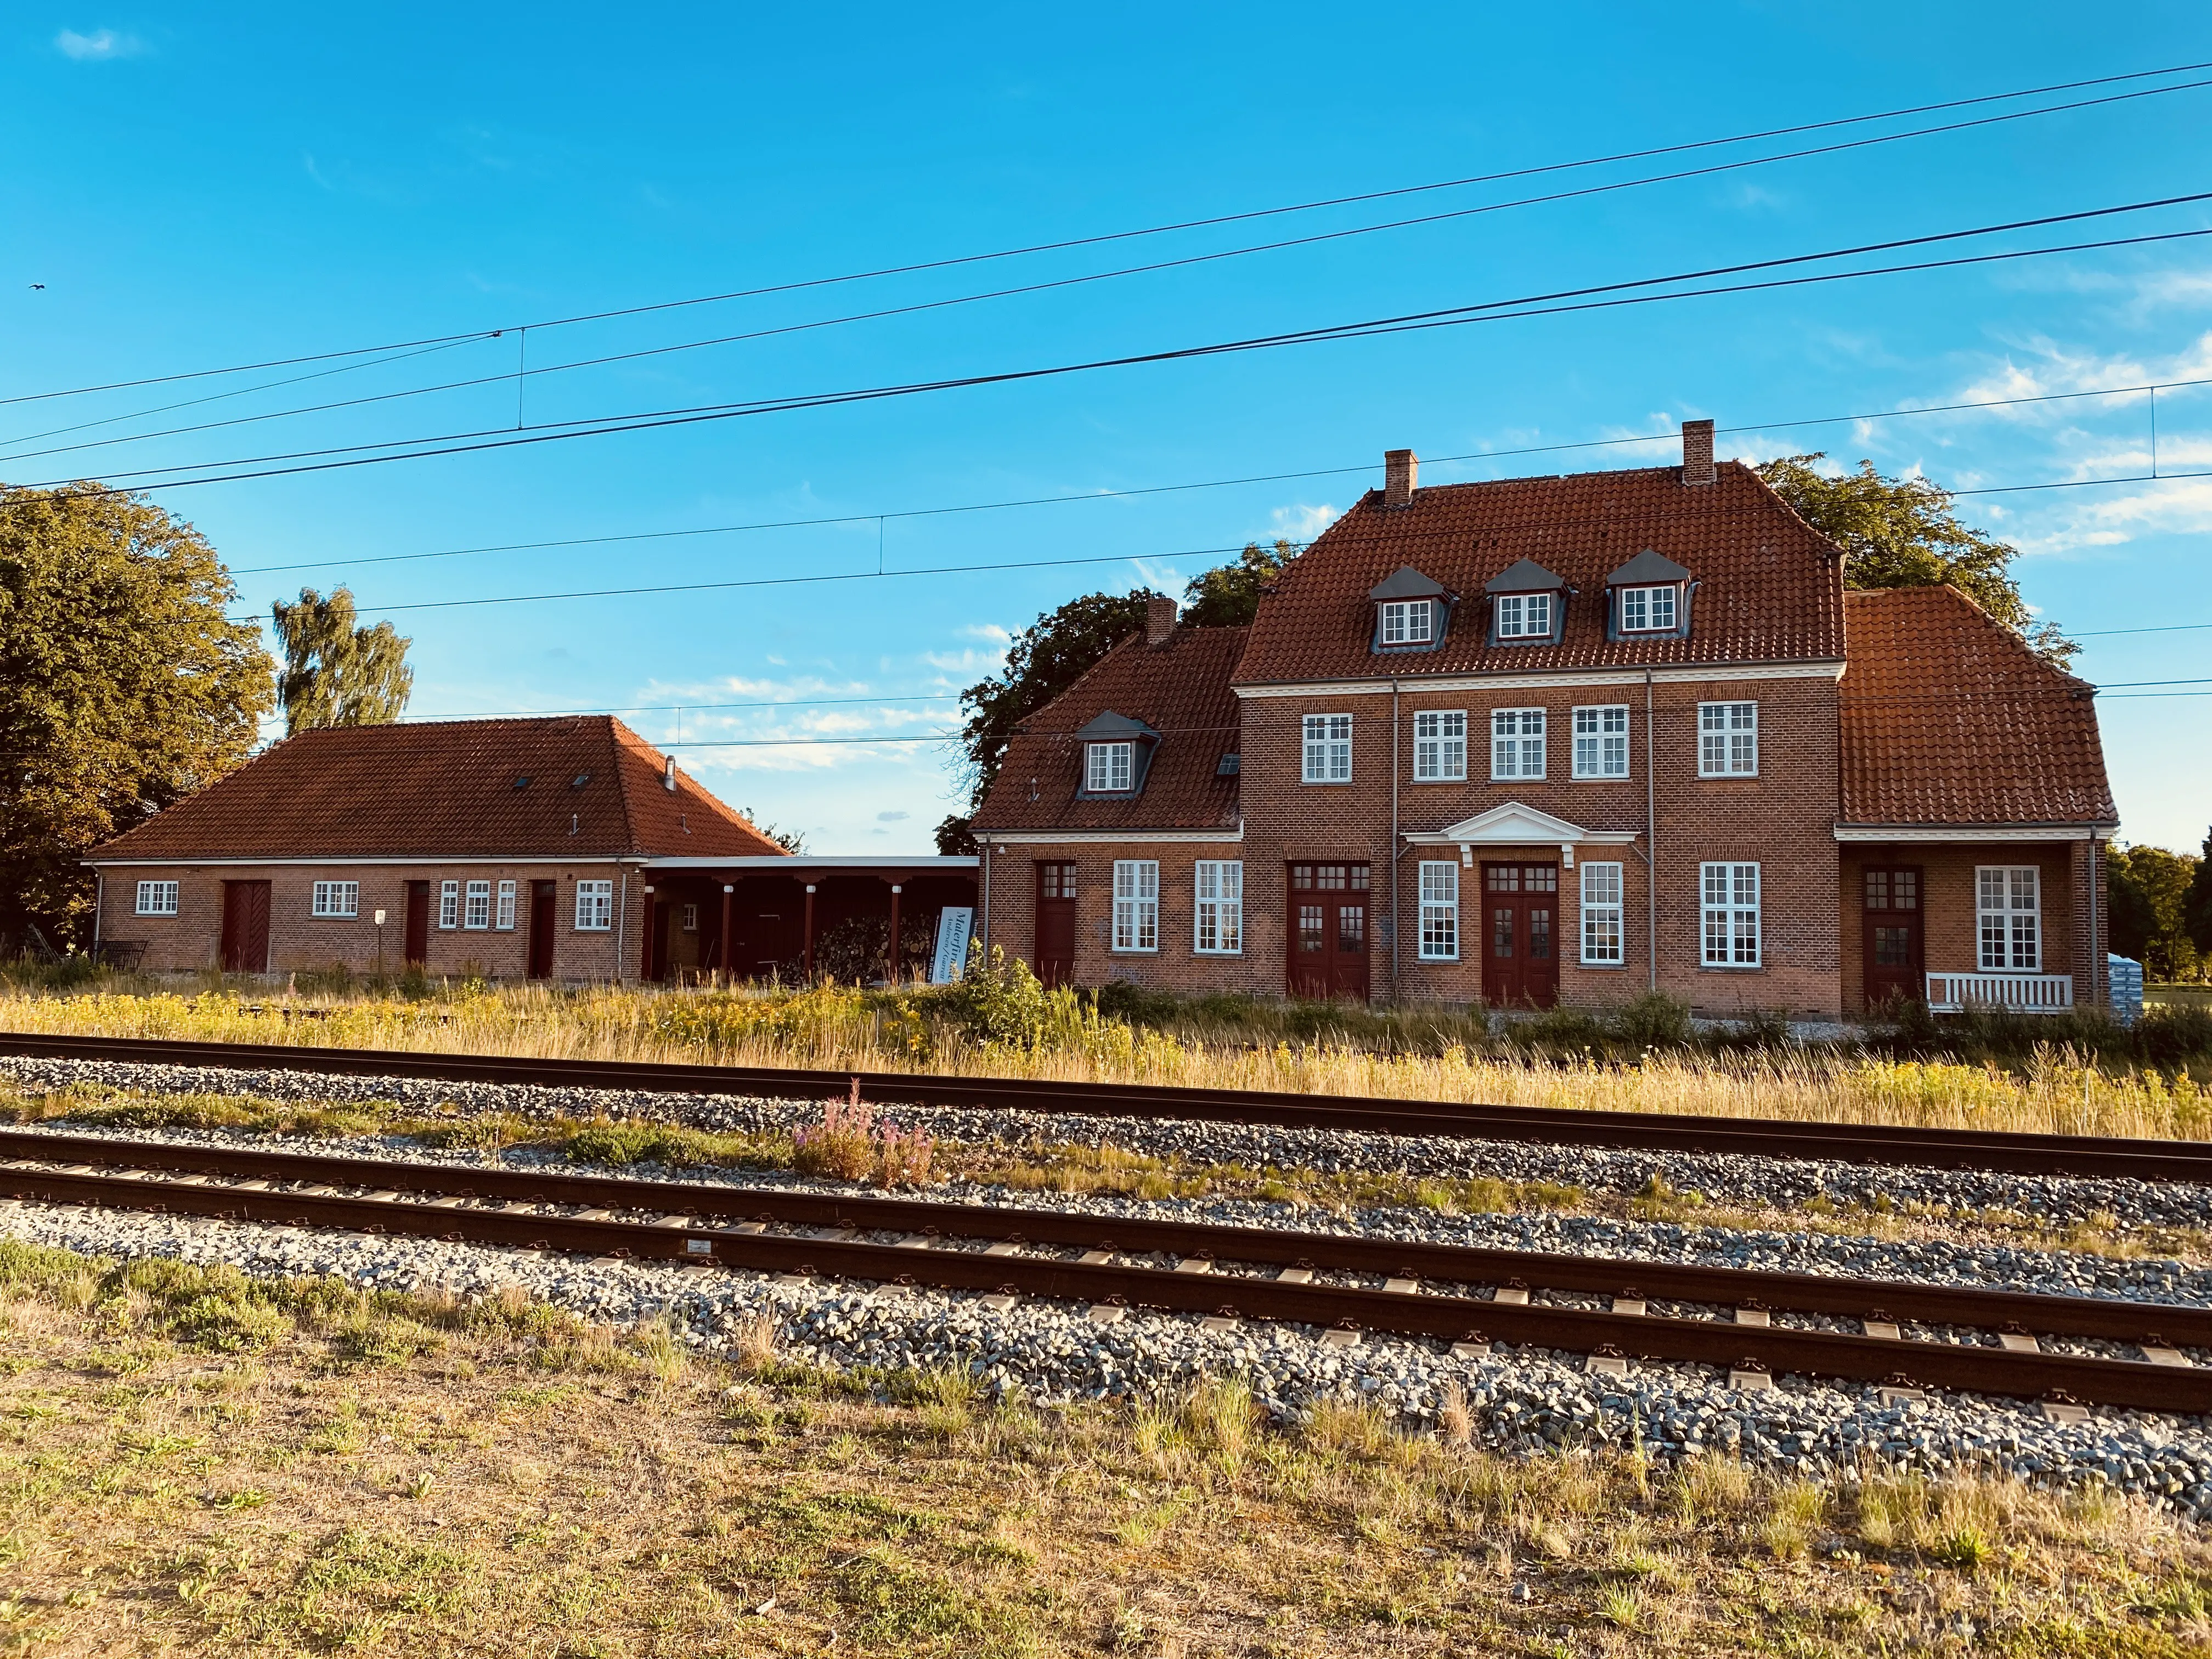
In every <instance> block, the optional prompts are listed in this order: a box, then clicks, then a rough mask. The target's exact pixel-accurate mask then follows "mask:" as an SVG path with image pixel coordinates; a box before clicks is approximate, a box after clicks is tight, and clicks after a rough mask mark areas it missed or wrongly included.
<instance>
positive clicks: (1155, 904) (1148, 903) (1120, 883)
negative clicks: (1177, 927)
mask: <svg viewBox="0 0 2212 1659" xmlns="http://www.w3.org/2000/svg"><path fill="white" fill-rule="evenodd" d="M1114 948H1115V950H1116V951H1157V950H1158V949H1159V948H1160V865H1159V860H1158V859H1115V860H1114Z"/></svg>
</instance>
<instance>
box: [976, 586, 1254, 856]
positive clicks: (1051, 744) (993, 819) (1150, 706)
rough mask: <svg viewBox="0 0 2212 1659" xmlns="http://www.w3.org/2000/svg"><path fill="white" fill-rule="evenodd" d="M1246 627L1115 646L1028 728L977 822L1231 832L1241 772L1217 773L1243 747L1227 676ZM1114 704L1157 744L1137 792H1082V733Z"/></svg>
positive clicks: (1132, 639) (1133, 638)
mask: <svg viewBox="0 0 2212 1659" xmlns="http://www.w3.org/2000/svg"><path fill="white" fill-rule="evenodd" d="M1248 631H1249V630H1247V629H1242V628H1178V629H1176V631H1175V632H1174V633H1172V634H1170V635H1168V637H1167V640H1166V641H1165V642H1164V643H1162V644H1159V645H1147V644H1146V642H1145V638H1144V635H1141V634H1133V635H1130V636H1129V638H1127V639H1126V640H1124V641H1122V642H1121V644H1119V645H1117V646H1115V647H1114V648H1113V650H1111V651H1109V652H1108V653H1106V655H1105V656H1104V657H1103V658H1102V659H1100V660H1099V662H1098V664H1097V666H1095V667H1093V668H1092V669H1091V671H1090V672H1089V673H1087V674H1085V676H1084V677H1083V678H1081V679H1079V680H1078V681H1077V682H1076V683H1075V684H1073V685H1072V686H1070V687H1069V688H1068V689H1067V690H1066V691H1065V692H1063V693H1061V695H1060V696H1059V697H1058V698H1056V699H1055V700H1054V701H1053V702H1050V703H1048V704H1047V705H1046V706H1045V707H1044V708H1041V709H1039V710H1038V711H1037V712H1036V714H1033V715H1031V716H1030V718H1029V719H1028V720H1026V721H1024V723H1023V724H1022V726H1021V727H1020V729H1019V730H1018V732H1016V734H1015V736H1014V738H1013V740H1012V742H1011V743H1009V744H1007V745H1006V763H1005V765H1004V766H1002V767H1001V768H1000V770H999V778H998V781H997V782H996V783H994V785H993V786H992V787H991V793H990V795H989V796H988V798H987V799H985V801H984V803H983V810H982V811H980V812H978V813H977V814H976V815H975V827H976V828H977V829H981V830H1002V829H1235V828H1236V827H1237V779H1236V777H1235V776H1234V775H1231V776H1229V777H1223V776H1221V775H1220V765H1221V757H1223V756H1224V755H1233V754H1236V753H1237V742H1238V735H1239V727H1238V725H1237V697H1236V694H1235V693H1234V692H1232V691H1231V690H1230V677H1231V674H1232V673H1233V672H1234V671H1235V669H1236V666H1237V658H1238V656H1239V654H1240V653H1242V652H1243V649H1244V645H1245V635H1246V634H1247V632H1248ZM1109 710H1110V711H1112V712H1113V713H1115V714H1125V715H1127V716H1128V717H1130V718H1131V719H1133V720H1142V721H1143V722H1144V723H1145V724H1146V725H1147V726H1151V727H1152V729H1153V730H1154V731H1156V732H1159V733H1160V734H1161V735H1160V744H1159V747H1158V749H1157V750H1155V751H1154V752H1153V756H1152V769H1151V771H1150V772H1149V773H1148V774H1146V778H1145V787H1143V789H1141V790H1140V791H1139V792H1138V793H1136V794H1135V795H1133V796H1127V797H1119V798H1115V799H1096V798H1091V797H1085V796H1080V795H1079V794H1078V793H1076V792H1077V790H1078V788H1079V787H1080V786H1081V783H1082V775H1081V770H1080V769H1081V765H1082V759H1083V757H1082V744H1079V742H1078V741H1077V740H1076V738H1075V733H1076V732H1078V731H1079V730H1080V729H1081V728H1082V727H1083V726H1086V725H1088V724H1089V723H1090V722H1091V720H1095V719H1096V718H1097V716H1099V715H1100V714H1105V713H1107V712H1108V711H1109ZM1032 786H1034V791H1033V790H1032ZM1032 793H1034V795H1035V799H1031V795H1032Z"/></svg>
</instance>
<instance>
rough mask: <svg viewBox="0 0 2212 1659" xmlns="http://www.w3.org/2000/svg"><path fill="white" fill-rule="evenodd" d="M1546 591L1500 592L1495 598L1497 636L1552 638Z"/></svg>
mask: <svg viewBox="0 0 2212 1659" xmlns="http://www.w3.org/2000/svg"><path fill="white" fill-rule="evenodd" d="M1553 603H1554V601H1553V596H1552V595H1551V594H1549V593H1504V594H1500V595H1499V596H1498V638H1499V639H1501V640H1548V639H1549V638H1551V637H1552V606H1553Z"/></svg>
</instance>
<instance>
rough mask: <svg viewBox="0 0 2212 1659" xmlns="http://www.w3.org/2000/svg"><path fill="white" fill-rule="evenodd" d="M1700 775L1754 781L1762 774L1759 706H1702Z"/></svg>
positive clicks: (1699, 728) (1699, 741)
mask: <svg viewBox="0 0 2212 1659" xmlns="http://www.w3.org/2000/svg"><path fill="white" fill-rule="evenodd" d="M1698 775H1699V777H1701V778H1753V777H1757V776H1758V775H1759V705H1758V704H1757V703H1755V702H1701V703H1699V705H1698Z"/></svg>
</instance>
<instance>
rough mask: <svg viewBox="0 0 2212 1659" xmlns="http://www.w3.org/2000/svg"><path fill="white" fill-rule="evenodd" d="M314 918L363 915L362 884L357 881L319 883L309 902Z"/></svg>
mask: <svg viewBox="0 0 2212 1659" xmlns="http://www.w3.org/2000/svg"><path fill="white" fill-rule="evenodd" d="M307 914H308V915H313V916H357V915H360V914H361V884H360V883H359V882H357V881H319V882H317V883H316V884H315V890H314V895H313V897H312V898H311V899H309V901H308V902H307Z"/></svg>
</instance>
